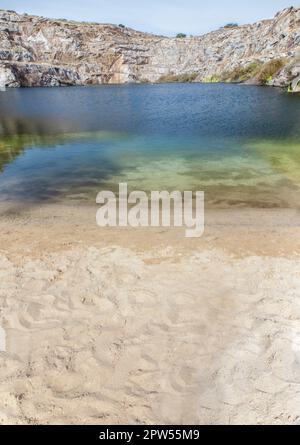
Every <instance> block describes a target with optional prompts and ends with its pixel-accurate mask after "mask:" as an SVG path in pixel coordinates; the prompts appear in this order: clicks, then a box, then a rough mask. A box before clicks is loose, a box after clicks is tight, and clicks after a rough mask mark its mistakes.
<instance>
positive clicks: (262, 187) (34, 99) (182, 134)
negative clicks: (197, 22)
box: [0, 84, 300, 208]
mask: <svg viewBox="0 0 300 445" xmlns="http://www.w3.org/2000/svg"><path fill="white" fill-rule="evenodd" d="M119 182H127V183H128V184H129V188H130V189H138V190H146V191H149V190H181V191H183V190H204V191H205V192H206V204H207V206H211V207H219V208H224V207H231V206H237V207H249V206H250V207H267V208H272V207H294V208H298V207H299V204H300V193H299V191H300V190H299V187H300V97H299V96H294V95H288V94H286V93H284V92H282V91H280V90H276V89H272V88H261V87H253V86H243V85H219V84H213V85H201V84H175V85H174V84H169V85H123V86H100V87H74V88H73V87H72V88H49V89H47V88H36V89H16V90H9V91H6V92H0V200H2V201H3V200H9V201H14V200H15V201H29V202H32V201H34V202H44V201H69V202H73V201H74V200H75V201H78V202H80V201H85V202H86V201H90V202H95V196H96V194H97V193H98V191H100V190H103V189H109V190H115V189H117V186H118V183H119Z"/></svg>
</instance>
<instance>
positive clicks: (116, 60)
mask: <svg viewBox="0 0 300 445" xmlns="http://www.w3.org/2000/svg"><path fill="white" fill-rule="evenodd" d="M299 54H300V8H293V7H292V8H288V9H285V10H283V11H282V12H280V13H278V14H277V15H276V16H275V18H274V19H272V20H263V21H260V22H258V23H255V24H253V25H245V26H240V27H238V26H237V27H229V28H226V27H225V28H221V29H219V30H217V31H215V32H211V33H209V34H206V35H203V36H200V37H188V38H168V37H163V36H155V35H151V34H145V33H141V32H137V31H134V30H132V29H128V28H123V27H120V26H115V25H106V24H93V23H78V22H73V21H65V20H48V19H45V18H42V17H36V16H30V15H27V14H17V13H15V12H12V11H0V87H18V86H58V85H89V84H93V85H95V84H102V83H126V82H157V81H159V80H160V79H161V78H163V77H165V76H182V75H187V74H192V75H193V79H195V80H196V81H205V80H207V79H210V78H214V79H217V78H218V77H219V76H221V75H222V73H224V72H229V71H232V70H235V69H236V68H239V67H240V68H242V67H247V65H249V64H251V63H253V61H256V62H259V63H264V62H268V61H270V60H272V59H278V58H284V59H285V60H287V63H288V65H287V66H288V68H284V69H283V70H281V71H280V73H278V76H277V75H276V76H275V77H274V79H269V83H270V84H273V85H274V86H285V85H290V88H295V89H297V88H298V83H299V82H297V80H295V79H297V78H298V76H300V68H299V65H300V62H299V60H300V58H298V56H297V55H299Z"/></svg>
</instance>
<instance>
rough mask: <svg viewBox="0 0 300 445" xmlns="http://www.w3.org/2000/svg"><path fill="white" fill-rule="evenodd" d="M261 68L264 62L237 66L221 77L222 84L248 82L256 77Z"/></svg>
mask: <svg viewBox="0 0 300 445" xmlns="http://www.w3.org/2000/svg"><path fill="white" fill-rule="evenodd" d="M261 66H262V62H259V61H254V62H251V63H250V64H249V65H246V66H237V67H236V68H234V69H233V70H232V71H225V72H224V73H223V74H222V75H221V80H222V82H237V83H238V82H246V81H247V80H249V79H251V78H252V77H255V76H256V74H257V73H258V71H259V69H260V68H261Z"/></svg>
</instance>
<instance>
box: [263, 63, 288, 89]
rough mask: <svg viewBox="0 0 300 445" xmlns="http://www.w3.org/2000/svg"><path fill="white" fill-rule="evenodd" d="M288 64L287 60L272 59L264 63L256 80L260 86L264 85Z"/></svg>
mask: <svg viewBox="0 0 300 445" xmlns="http://www.w3.org/2000/svg"><path fill="white" fill-rule="evenodd" d="M287 63H288V61H287V59H274V60H270V61H269V62H267V63H265V64H264V65H263V66H262V68H261V69H260V71H259V72H258V74H257V76H256V78H257V80H258V81H259V83H261V84H262V85H266V84H268V83H269V82H271V81H272V79H273V76H274V75H275V74H277V73H278V71H280V70H281V69H282V68H284V67H285V65H286V64H287Z"/></svg>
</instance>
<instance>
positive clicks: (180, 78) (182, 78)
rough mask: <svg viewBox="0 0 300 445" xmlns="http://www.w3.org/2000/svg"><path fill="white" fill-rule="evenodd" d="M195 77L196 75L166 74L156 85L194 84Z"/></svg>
mask: <svg viewBox="0 0 300 445" xmlns="http://www.w3.org/2000/svg"><path fill="white" fill-rule="evenodd" d="M197 76H198V73H187V74H179V75H174V74H166V75H164V76H161V77H160V78H159V79H158V83H173V82H178V83H189V82H194V81H195V80H196V78H197Z"/></svg>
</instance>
